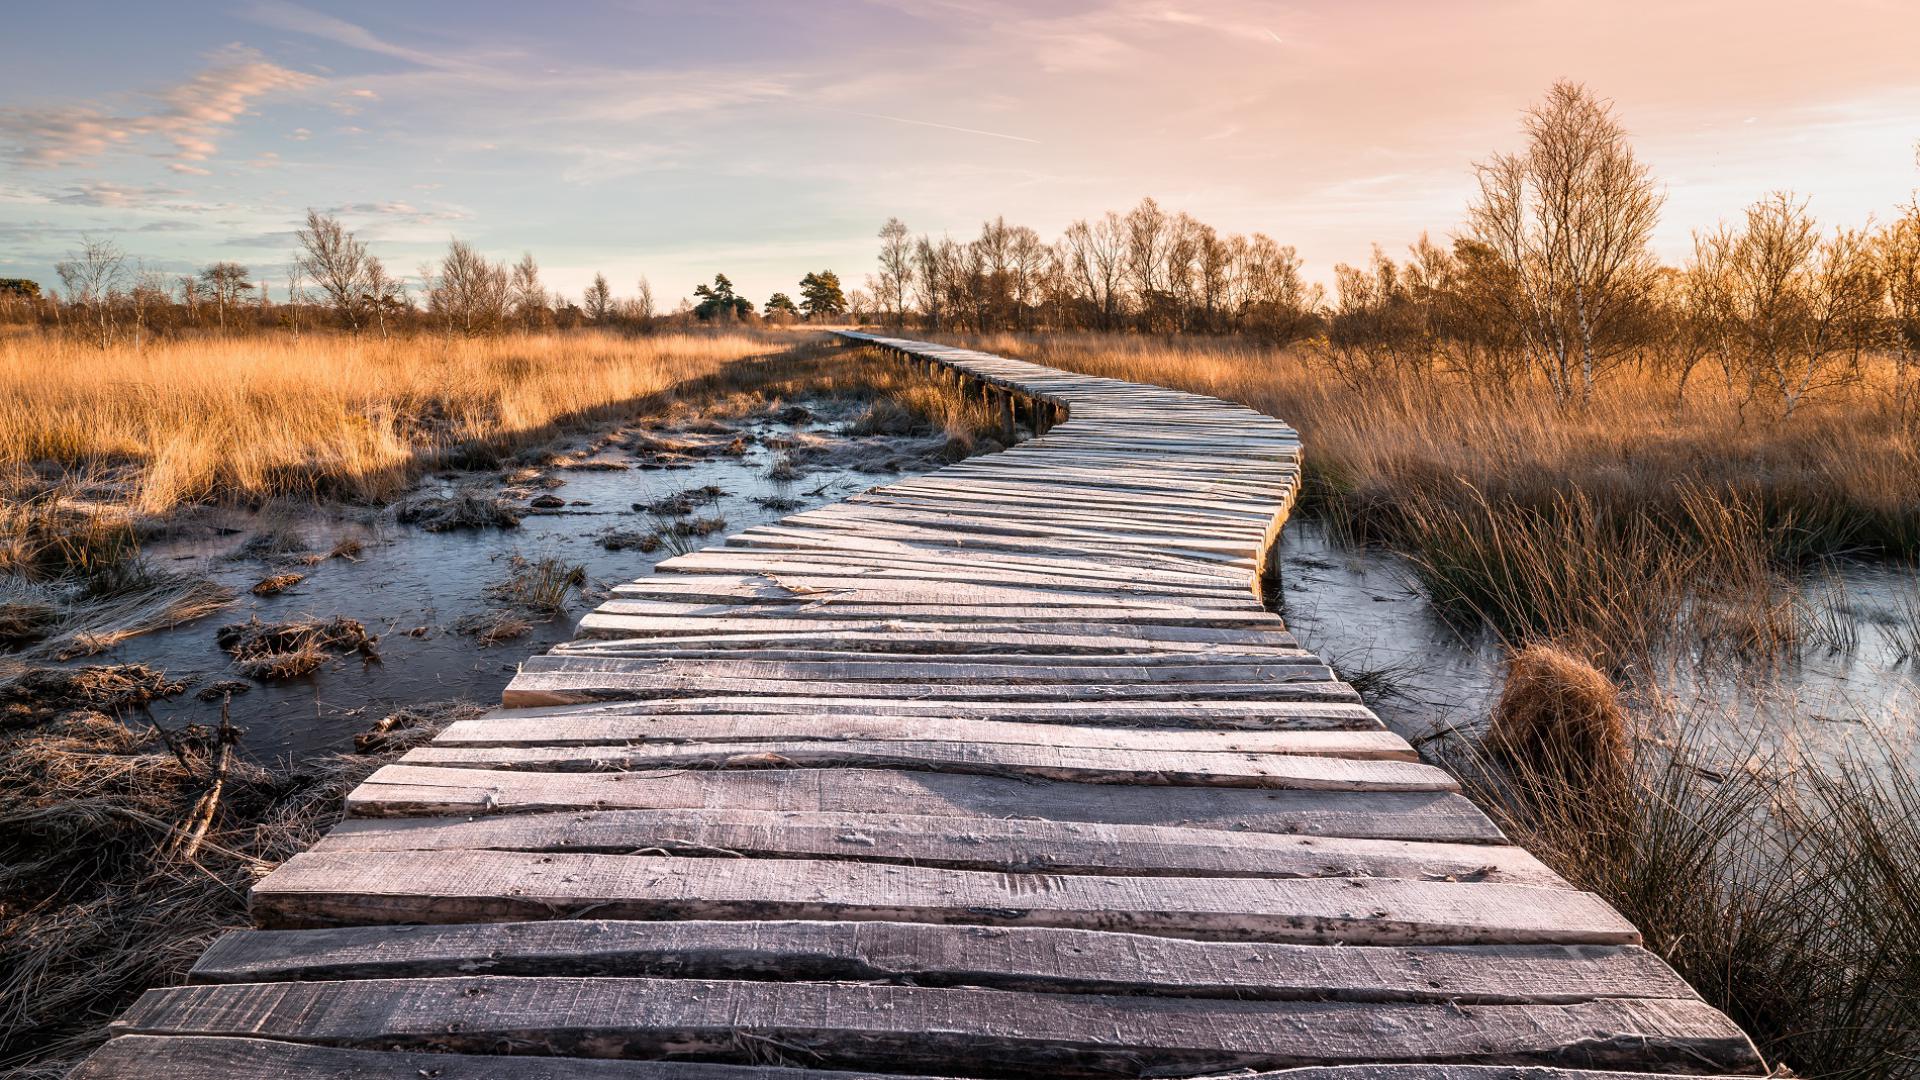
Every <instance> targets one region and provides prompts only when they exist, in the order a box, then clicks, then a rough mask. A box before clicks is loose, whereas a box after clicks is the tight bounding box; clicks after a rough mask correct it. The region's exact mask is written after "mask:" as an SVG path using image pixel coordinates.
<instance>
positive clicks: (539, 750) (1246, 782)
mask: <svg viewBox="0 0 1920 1080" xmlns="http://www.w3.org/2000/svg"><path fill="white" fill-rule="evenodd" d="M400 762H401V764H404V765H427V766H440V767H452V768H473V769H523V770H539V771H543V772H642V771H646V770H659V769H909V770H926V771H930V772H945V773H964V774H968V775H972V776H1009V777H1036V778H1039V779H1044V780H1070V781H1076V782H1079V783H1083V784H1136V785H1138V784H1150V785H1161V784H1178V785H1188V786H1201V787H1208V786H1217V787H1239V788H1285V789H1289V790H1295V791H1454V790H1457V789H1458V787H1459V783H1458V782H1457V781H1455V780H1454V779H1453V777H1452V776H1450V775H1449V774H1448V773H1447V772H1446V771H1445V770H1442V769H1437V768H1435V767H1433V766H1431V765H1423V764H1420V763H1418V762H1413V761H1404V760H1354V759H1350V758H1341V757H1314V756H1310V755H1304V754H1246V753H1217V754H1216V753H1199V752H1193V753H1189V752H1183V751H1174V752H1166V751H1158V750H1105V749H1090V748H1086V747H1075V746H1035V745H1023V744H1017V743H1016V744H994V743H986V744H981V743H970V742H955V741H948V740H938V739H899V740H894V741H879V740H857V739H843V740H819V741H812V742H807V741H796V740H787V739H761V740H740V741H738V742H726V743H699V742H671V743H669V742H663V743H644V744H639V745H634V744H624V743H623V744H602V745H595V746H516V747H468V746H442V745H438V744H432V745H428V746H421V747H416V748H414V749H412V750H409V751H407V752H406V753H405V754H404V755H402V756H401V758H400Z"/></svg>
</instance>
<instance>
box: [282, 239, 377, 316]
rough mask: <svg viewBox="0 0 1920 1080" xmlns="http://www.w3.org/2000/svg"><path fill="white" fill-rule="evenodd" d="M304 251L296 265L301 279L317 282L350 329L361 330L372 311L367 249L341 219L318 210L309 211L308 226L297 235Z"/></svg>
mask: <svg viewBox="0 0 1920 1080" xmlns="http://www.w3.org/2000/svg"><path fill="white" fill-rule="evenodd" d="M294 239H295V240H297V241H299V244H300V252H299V254H298V255H296V256H294V263H295V265H296V266H297V267H298V268H299V270H300V276H301V277H302V278H304V279H306V280H308V281H311V282H313V286H314V288H316V289H318V290H320V296H321V298H322V299H323V300H325V301H326V304H327V306H328V307H330V308H332V309H333V312H334V314H335V315H336V316H338V317H339V319H340V321H341V322H343V323H345V324H346V326H347V329H349V330H353V331H356V332H357V331H359V329H360V326H361V324H362V323H364V322H365V321H366V317H367V312H368V300H367V297H368V295H369V293H370V292H371V290H369V289H368V288H367V271H368V269H369V267H368V262H369V261H370V256H369V255H368V254H367V246H366V245H365V244H363V243H361V242H360V241H359V240H357V239H355V238H354V235H353V234H352V233H350V232H348V231H347V229H346V227H345V226H344V225H341V224H340V221H339V219H337V218H334V217H330V216H328V215H326V214H322V213H321V212H319V211H318V210H308V211H307V221H306V224H305V226H303V227H302V228H301V229H299V230H298V231H296V232H295V233H294Z"/></svg>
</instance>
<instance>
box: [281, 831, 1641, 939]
mask: <svg viewBox="0 0 1920 1080" xmlns="http://www.w3.org/2000/svg"><path fill="white" fill-rule="evenodd" d="M251 912H252V914H253V918H254V922H255V924H256V925H259V926H265V927H287V928H294V927H303V926H328V925H340V924H343V923H374V922H491V921H500V920H505V919H526V918H581V917H585V916H587V915H592V916H594V917H596V918H630V919H835V920H841V921H861V922H873V921H881V922H935V923H979V924H998V925H1024V926H1065V927H1078V928H1081V929H1089V930H1126V931H1132V932H1136V933H1150V934H1161V935H1165V936H1168V937H1189V938H1196V939H1201V940H1218V939H1223V938H1231V939H1239V940H1247V941H1301V942H1324V943H1333V942H1345V943H1350V944H1361V945H1364V944H1396V943H1414V944H1431V945H1456V944H1457V945H1473V944H1492V945H1528V944H1594V945H1620V944H1638V943H1639V934H1638V932H1637V931H1635V930H1634V928H1633V927H1632V926H1631V925H1630V924H1628V923H1627V922H1626V920H1624V919H1622V918H1621V917H1620V916H1619V915H1618V914H1616V913H1615V912H1614V911H1613V909H1611V908H1609V907H1608V906H1607V905H1606V904H1605V903H1603V902H1601V901H1600V900H1599V899H1598V898H1597V897H1595V896H1593V895H1591V894H1589V893H1581V892H1573V891H1570V890H1565V889H1551V888H1539V887H1535V886H1530V885H1500V884H1493V883H1486V882H1453V881H1405V880H1400V879H1395V878H1378V879H1370V878H1169V877H1125V876H1111V875H1093V874H1088V875H1076V874H1064V875H1062V874H1051V875H1050V874H1004V873H988V872H981V871H972V870H942V869H937V868H930V867H921V866H895V865H889V864H875V863H856V862H834V861H827V860H817V859H815V860H807V859H686V858H671V857H661V856H653V855H572V854H555V853H520V852H498V851H402V852H364V851H352V852H333V851H311V852H305V853H302V854H299V855H295V856H294V857H293V858H291V859H289V860H287V861H286V862H285V863H282V864H281V865H280V866H279V867H278V868H277V869H275V870H274V871H273V872H272V873H270V874H268V875H267V876H266V877H265V878H263V879H262V880H261V881H260V883H259V884H257V885H255V886H254V889H253V895H252V898H251Z"/></svg>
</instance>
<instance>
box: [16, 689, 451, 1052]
mask: <svg viewBox="0 0 1920 1080" xmlns="http://www.w3.org/2000/svg"><path fill="white" fill-rule="evenodd" d="M481 711H482V710H481V709H480V708H479V707H478V706H473V705H452V706H440V707H427V706H416V707H414V708H411V709H408V710H404V711H403V712H401V713H397V714H395V715H394V716H391V717H389V718H387V719H386V720H383V721H381V723H380V724H379V725H376V732H375V733H374V735H375V737H374V738H373V739H371V740H369V743H368V747H369V749H374V750H378V751H380V752H381V754H382V755H384V756H380V757H372V756H357V755H332V756H326V757H322V758H318V759H314V760H310V761H306V762H303V763H301V764H299V765H297V766H292V767H275V768H272V769H268V768H262V767H259V766H256V765H252V764H248V763H246V762H244V761H238V760H232V761H229V763H228V765H227V766H226V767H225V770H224V772H220V771H219V770H220V766H219V765H218V764H217V762H218V761H219V760H220V759H221V758H222V757H223V756H226V755H225V754H224V753H223V751H224V750H225V747H224V746H223V745H222V741H221V736H220V735H219V734H218V733H215V732H207V731H198V730H192V729H189V730H187V731H183V732H171V733H162V732H160V731H159V730H157V729H155V728H152V727H149V726H145V725H135V726H126V725H123V724H122V723H121V722H120V721H118V720H115V719H112V718H110V717H108V716H105V715H103V714H101V713H99V712H92V711H77V712H70V713H67V714H66V715H65V716H63V717H62V718H60V719H57V720H55V721H54V722H53V723H51V724H49V725H47V726H45V727H42V728H39V729H37V730H32V731H22V732H16V733H12V734H8V735H6V736H4V738H0V1075H6V1076H9V1077H16V1078H20V1080H27V1078H33V1080H40V1078H48V1080H51V1078H54V1077H59V1076H64V1075H65V1074H66V1071H67V1069H68V1068H69V1067H71V1066H72V1064H73V1063H74V1062H75V1061H76V1060H78V1059H79V1058H81V1057H83V1056H85V1055H86V1054H87V1053H88V1052H90V1051H91V1050H92V1049H93V1048H94V1047H96V1046H98V1045H99V1043H100V1042H101V1041H102V1040H104V1039H105V1038H106V1034H107V1033H106V1030H105V1025H106V1023H107V1021H108V1020H110V1019H111V1018H112V1017H113V1016H114V1015H116V1014H117V1013H119V1012H120V1011H121V1010H123V1009H124V1008H125V1007H126V1006H127V1005H128V1004H129V1003H130V1002H131V1001H132V999H133V998H134V997H135V996H136V995H137V994H139V992H140V991H141V990H143V989H145V988H147V987H149V986H158V985H163V984H167V983H174V982H178V981H179V980H180V977H181V975H182V974H184V972H185V971H186V969H187V967H188V966H189V965H191V964H192V962H193V960H194V959H195V958H196V957H198V956H199V954H200V953H201V952H203V951H204V950H205V949H206V947H207V945H208V944H209V943H210V942H211V941H212V940H213V938H214V937H215V936H217V935H218V934H219V933H221V932H222V931H225V930H230V929H235V928H239V927H244V926H246V925H247V915H246V894H247V889H248V888H249V887H250V886H251V885H252V884H253V882H254V881H256V880H257V879H258V878H259V877H260V875H262V874H264V873H265V872H266V871H268V870H270V869H272V868H273V867H274V866H275V865H277V864H279V863H280V862H281V861H283V860H285V859H286V858H288V857H290V856H292V855H293V854H295V853H297V852H299V851H301V850H304V849H305V848H306V847H308V846H309V845H311V844H312V843H313V842H314V841H315V840H316V839H318V838H319V836H320V834H321V833H322V832H323V831H324V830H325V829H326V828H327V827H328V826H329V825H331V824H332V823H333V822H334V821H336V820H338V819H339V816H340V812H341V799H342V798H343V796H345V794H346V793H347V792H348V791H349V790H351V789H352V788H353V787H354V786H355V785H356V784H358V783H359V782H360V780H361V779H363V778H364V777H365V776H366V775H367V774H368V773H370V772H372V771H373V770H374V769H375V768H377V767H379V766H380V765H381V764H383V763H385V762H386V761H387V760H390V758H391V754H392V753H395V752H398V751H400V750H404V749H405V748H407V747H409V746H412V745H417V744H418V743H420V742H422V741H424V740H425V739H426V738H427V737H429V736H430V735H431V734H432V733H433V732H434V731H436V730H438V729H439V728H440V727H441V726H442V725H444V724H445V723H446V722H448V721H450V720H456V719H464V718H466V717H470V716H472V715H475V714H477V713H479V712H481ZM163 734H164V737H163ZM216 776H217V779H216ZM216 784H217V790H218V792H219V797H218V799H217V800H215V801H214V802H213V803H212V804H211V805H210V804H209V800H208V795H209V793H210V792H212V791H214V790H215V789H216ZM209 811H211V813H209ZM196 817H198V820H199V821H204V822H205V825H204V827H202V826H200V825H198V824H196V825H195V826H194V831H195V833H196V834H197V846H194V847H192V848H189V846H188V845H186V844H183V843H182V842H181V839H182V837H183V835H185V832H184V830H185V829H186V828H187V825H188V822H190V821H194V820H195V819H196Z"/></svg>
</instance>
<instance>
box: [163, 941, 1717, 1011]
mask: <svg viewBox="0 0 1920 1080" xmlns="http://www.w3.org/2000/svg"><path fill="white" fill-rule="evenodd" d="M482 974H484V975H581V976H629V977H631V976H646V977H652V978H696V979H771V980H775V981H794V980H817V981H835V982H874V983H896V984H908V985H915V986H978V987H985V988H989V989H996V990H1025V991H1031V992H1036V993H1077V994H1147V995H1154V996H1160V997H1180V998H1218V997H1224V998H1244V999H1250V1000H1309V1001H1313V1000H1321V1001H1453V1002H1459V1003H1460V1004H1463V1005H1491V1004H1501V1003H1510V1004H1524V1003H1540V1004H1572V1003H1575V1002H1581V1001H1592V1000H1594V999H1596V998H1610V997H1669V998H1688V997H1694V996H1696V995H1695V994H1694V993H1693V990H1692V988H1690V987H1689V986H1687V984H1686V981H1685V980H1684V979H1681V978H1680V977H1679V976H1678V975H1675V974H1674V973H1673V969H1672V968H1669V967H1668V966H1667V965H1666V964H1665V963H1663V962H1662V961H1661V960H1660V958H1659V957H1657V956H1654V955H1653V954H1651V953H1649V952H1646V951H1645V950H1643V949H1640V948H1636V947H1634V946H1627V945H1470V946H1461V945H1451V946H1420V947H1408V946H1374V945H1346V946H1342V947H1340V948H1337V949H1330V948H1326V947H1324V946H1319V945H1292V944H1286V943H1263V942H1246V941H1189V940H1186V939H1183V938H1163V937H1150V936H1147V935H1143V934H1120V933H1112V932H1108V931H1101V930H1061V929H1050V928H1034V927H1001V926H942V925H937V924H929V923H833V922H714V921H710V920H707V921H700V920H695V921H688V922H630V921H607V920H571V921H567V920H563V921H556V922H522V923H478V924H460V925H453V926H356V927H346V928H336V929H326V930H244V931H235V932H232V933H228V934H226V935H224V936H222V937H221V938H219V939H218V940H217V941H215V942H214V943H213V946H212V948H209V949H208V950H207V952H206V954H205V955H203V956H202V957H201V958H200V960H199V962H198V963H196V964H195V965H194V967H193V971H192V973H191V975H190V976H189V978H190V980H191V981H193V982H196V983H232V982H276V981H281V980H290V979H300V980H308V981H315V980H327V979H384V978H402V977H406V978H419V977H428V976H445V975H482Z"/></svg>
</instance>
